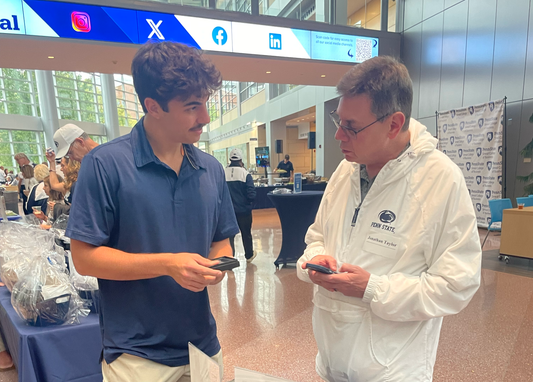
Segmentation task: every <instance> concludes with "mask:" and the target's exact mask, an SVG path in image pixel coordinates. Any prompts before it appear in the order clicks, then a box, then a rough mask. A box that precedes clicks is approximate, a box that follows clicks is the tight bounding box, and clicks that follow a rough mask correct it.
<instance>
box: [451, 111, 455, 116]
mask: <svg viewBox="0 0 533 382" xmlns="http://www.w3.org/2000/svg"><path fill="white" fill-rule="evenodd" d="M450 114H451V115H452V118H455V110H451V111H450Z"/></svg>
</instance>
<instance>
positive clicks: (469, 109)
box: [468, 106, 474, 115]
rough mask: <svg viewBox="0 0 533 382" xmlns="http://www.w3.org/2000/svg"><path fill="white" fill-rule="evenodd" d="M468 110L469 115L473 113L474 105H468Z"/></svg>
mask: <svg viewBox="0 0 533 382" xmlns="http://www.w3.org/2000/svg"><path fill="white" fill-rule="evenodd" d="M468 111H469V112H470V115H472V114H474V106H469V107H468Z"/></svg>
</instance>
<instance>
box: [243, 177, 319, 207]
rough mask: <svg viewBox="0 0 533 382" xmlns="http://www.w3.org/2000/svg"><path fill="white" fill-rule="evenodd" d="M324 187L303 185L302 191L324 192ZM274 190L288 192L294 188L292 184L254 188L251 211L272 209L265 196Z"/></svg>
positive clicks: (315, 184) (316, 184) (270, 202)
mask: <svg viewBox="0 0 533 382" xmlns="http://www.w3.org/2000/svg"><path fill="white" fill-rule="evenodd" d="M326 185H327V183H326V182H320V183H311V184H303V185H302V191H324V190H325V189H326ZM276 188H288V189H289V190H292V189H293V188H294V187H293V185H292V184H291V185H285V186H268V187H256V188H255V193H256V196H255V201H254V205H253V209H254V210H259V209H263V208H274V205H273V204H272V201H271V200H270V199H269V198H268V196H267V195H268V193H269V192H272V191H274V190H275V189H276Z"/></svg>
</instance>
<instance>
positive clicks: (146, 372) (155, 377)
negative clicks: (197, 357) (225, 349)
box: [102, 350, 222, 382]
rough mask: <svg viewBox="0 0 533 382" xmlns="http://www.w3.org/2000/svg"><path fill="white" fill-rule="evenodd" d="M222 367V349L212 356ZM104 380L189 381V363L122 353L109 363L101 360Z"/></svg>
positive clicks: (138, 381) (127, 381) (135, 381)
mask: <svg viewBox="0 0 533 382" xmlns="http://www.w3.org/2000/svg"><path fill="white" fill-rule="evenodd" d="M211 358H212V359H214V360H215V361H216V362H217V363H218V364H219V365H220V367H221V368H222V350H221V351H219V352H218V353H217V354H215V355H214V356H213V357H211ZM102 374H103V375H104V382H190V380H191V373H190V367H189V365H184V366H177V367H170V366H166V365H162V364H160V363H157V362H153V361H150V360H148V359H144V358H141V357H137V356H134V355H131V354H126V353H124V354H122V355H121V356H120V357H118V358H117V359H116V360H114V361H113V362H111V363H110V364H108V363H106V361H105V360H104V361H102Z"/></svg>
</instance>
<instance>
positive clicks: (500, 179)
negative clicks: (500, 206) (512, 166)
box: [498, 175, 503, 186]
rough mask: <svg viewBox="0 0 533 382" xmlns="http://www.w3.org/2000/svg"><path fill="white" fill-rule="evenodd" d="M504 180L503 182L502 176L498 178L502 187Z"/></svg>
mask: <svg viewBox="0 0 533 382" xmlns="http://www.w3.org/2000/svg"><path fill="white" fill-rule="evenodd" d="M502 180H503V177H502V176H501V175H500V176H499V177H498V183H500V186H501V185H502Z"/></svg>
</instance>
